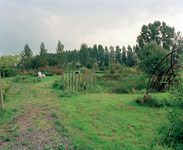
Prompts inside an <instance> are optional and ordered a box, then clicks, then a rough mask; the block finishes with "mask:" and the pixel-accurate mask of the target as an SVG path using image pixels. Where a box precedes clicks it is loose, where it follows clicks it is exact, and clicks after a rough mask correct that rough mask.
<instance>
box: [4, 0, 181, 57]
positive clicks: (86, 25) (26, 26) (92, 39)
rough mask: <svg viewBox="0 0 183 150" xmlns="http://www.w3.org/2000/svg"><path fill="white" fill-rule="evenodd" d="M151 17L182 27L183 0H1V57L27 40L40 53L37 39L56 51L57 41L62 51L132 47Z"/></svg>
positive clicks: (53, 51)
mask: <svg viewBox="0 0 183 150" xmlns="http://www.w3.org/2000/svg"><path fill="white" fill-rule="evenodd" d="M155 20H159V21H160V22H166V24H167V25H169V26H171V27H175V30H176V32H177V31H180V32H183V0H0V56H2V55H15V54H19V53H20V52H21V51H22V50H23V49H24V46H25V44H26V43H28V45H29V47H30V48H31V50H32V51H33V53H34V55H35V54H38V53H39V51H40V44H41V42H44V44H45V47H46V49H47V52H48V53H55V52H56V47H57V44H58V40H60V41H61V42H62V43H63V44H64V50H74V49H77V50H78V49H80V46H81V44H82V43H86V44H87V45H88V46H90V47H93V45H94V44H97V45H99V44H101V45H103V46H108V47H109V46H110V45H113V46H116V45H119V46H120V47H122V46H123V45H124V46H126V47H127V46H128V45H131V46H133V45H135V44H136V39H137V36H138V35H139V34H140V30H141V27H142V25H143V24H145V25H147V24H149V23H153V22H154V21H155Z"/></svg>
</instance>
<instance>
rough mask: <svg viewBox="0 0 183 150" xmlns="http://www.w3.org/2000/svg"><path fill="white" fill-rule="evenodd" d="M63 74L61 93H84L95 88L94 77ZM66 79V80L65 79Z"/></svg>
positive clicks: (90, 75)
mask: <svg viewBox="0 0 183 150" xmlns="http://www.w3.org/2000/svg"><path fill="white" fill-rule="evenodd" d="M68 74H69V75H67V73H63V74H62V84H63V92H65V91H68V90H69V91H71V90H72V91H73V90H77V91H84V90H87V89H89V88H90V89H92V88H96V76H95V75H92V74H80V73H78V74H75V73H68ZM67 78H68V79H67Z"/></svg>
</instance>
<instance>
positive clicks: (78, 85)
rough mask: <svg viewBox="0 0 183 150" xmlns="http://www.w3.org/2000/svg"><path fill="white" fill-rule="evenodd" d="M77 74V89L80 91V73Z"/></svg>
mask: <svg viewBox="0 0 183 150" xmlns="http://www.w3.org/2000/svg"><path fill="white" fill-rule="evenodd" d="M78 76H79V79H78V80H79V81H78V82H79V83H78V91H80V73H79V74H78Z"/></svg>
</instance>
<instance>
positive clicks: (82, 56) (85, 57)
mask: <svg viewBox="0 0 183 150" xmlns="http://www.w3.org/2000/svg"><path fill="white" fill-rule="evenodd" d="M79 61H80V63H81V65H82V66H85V65H86V64H87V63H88V62H89V52H88V46H87V45H86V44H84V43H82V44H81V47H80V51H79Z"/></svg>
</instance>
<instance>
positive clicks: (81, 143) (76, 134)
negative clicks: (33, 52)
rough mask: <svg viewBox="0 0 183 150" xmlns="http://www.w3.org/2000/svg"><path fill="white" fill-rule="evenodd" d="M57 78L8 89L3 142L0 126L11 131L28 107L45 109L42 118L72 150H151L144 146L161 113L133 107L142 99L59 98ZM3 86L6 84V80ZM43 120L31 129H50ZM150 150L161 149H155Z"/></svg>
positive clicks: (111, 96)
mask: <svg viewBox="0 0 183 150" xmlns="http://www.w3.org/2000/svg"><path fill="white" fill-rule="evenodd" d="M56 78H58V76H51V77H46V78H43V79H42V81H41V82H40V83H35V84H30V83H12V85H13V87H12V91H11V94H10V96H9V97H8V98H7V99H5V100H4V101H5V102H4V103H5V104H4V105H5V106H4V107H5V111H4V112H3V113H2V112H0V114H1V115H0V131H1V133H0V135H1V137H2V138H3V139H5V138H7V136H11V137H12V134H9V132H6V131H5V130H4V126H5V125H11V124H12V120H13V118H15V117H17V116H20V114H21V115H25V114H24V113H25V109H24V110H22V108H27V106H28V105H31V106H32V107H36V106H40V107H41V108H42V107H43V106H44V110H42V114H49V115H51V116H53V117H54V118H55V121H53V122H52V124H53V125H54V126H55V127H56V128H57V132H58V134H61V135H64V136H66V137H67V138H68V140H69V142H70V143H71V145H72V146H71V147H72V148H73V149H78V150H82V149H86V150H93V149H97V150H100V149H101V150H118V149H119V150H120V149H124V150H146V149H147V150H148V149H150V147H149V143H150V141H151V140H152V139H153V138H154V137H155V136H156V134H157V132H156V128H157V126H158V125H159V124H160V123H161V121H163V120H165V119H166V118H165V116H164V115H163V114H164V108H154V107H146V106H141V105H139V104H136V102H135V100H136V99H137V98H139V97H143V94H109V93H105V94H103V93H97V94H90V93H87V92H85V93H84V94H83V93H79V92H77V94H75V95H73V96H69V97H60V95H61V94H62V91H61V90H59V89H54V88H53V87H52V84H53V82H54V80H55V79H56ZM3 80H4V81H5V80H6V81H10V82H11V78H5V79H3ZM156 96H157V97H158V98H160V99H161V98H166V97H168V94H167V93H164V94H156ZM42 117H44V115H43V116H42ZM42 117H37V118H36V121H35V122H34V123H35V124H34V126H37V127H39V128H40V129H45V128H47V127H49V124H48V123H46V122H43V121H42V120H43V118H42ZM34 120H35V119H34ZM19 128H21V125H20V127H19ZM18 138H19V136H18V137H16V138H12V141H13V142H14V143H15V142H16V140H17V139H18ZM60 142H61V141H60ZM27 145H29V144H27ZM0 147H1V146H0ZM71 147H70V149H71ZM52 148H53V147H52ZM50 149H51V148H50ZM64 149H69V148H66V147H65V148H64ZM155 149H157V150H158V149H159V150H161V149H165V148H163V147H161V146H159V145H157V146H156V147H155Z"/></svg>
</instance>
